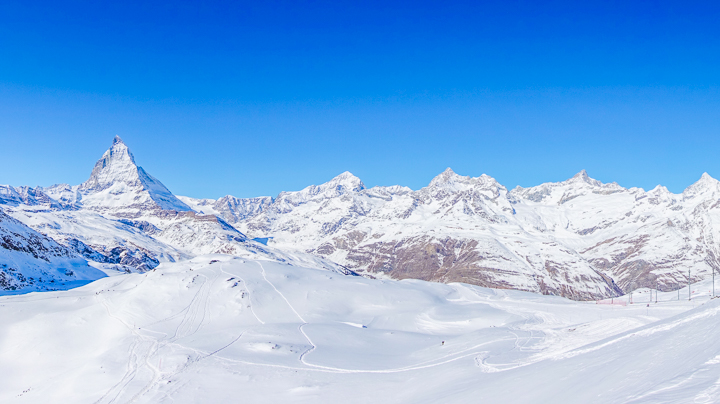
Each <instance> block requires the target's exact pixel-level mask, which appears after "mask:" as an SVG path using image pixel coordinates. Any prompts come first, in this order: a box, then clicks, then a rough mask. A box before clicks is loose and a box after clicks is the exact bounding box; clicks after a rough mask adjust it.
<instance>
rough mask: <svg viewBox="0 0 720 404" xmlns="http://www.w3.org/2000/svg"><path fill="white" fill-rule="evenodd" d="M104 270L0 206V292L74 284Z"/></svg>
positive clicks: (62, 288)
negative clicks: (100, 269) (22, 221)
mask: <svg viewBox="0 0 720 404" xmlns="http://www.w3.org/2000/svg"><path fill="white" fill-rule="evenodd" d="M104 276H105V274H104V273H103V272H101V271H99V270H97V269H95V268H93V267H91V266H89V265H88V262H87V261H86V260H85V259H84V258H82V257H80V256H78V255H77V254H76V253H74V252H73V251H70V250H69V249H68V248H66V247H64V246H62V245H60V244H58V243H57V242H55V240H53V239H51V238H49V237H46V236H44V235H43V234H40V233H38V232H36V231H35V230H33V229H31V228H29V227H27V226H25V225H24V224H23V223H21V222H20V221H18V220H15V219H13V218H12V217H10V216H8V215H6V214H5V213H4V212H3V211H2V210H0V295H5V294H18V293H28V292H33V291H43V290H64V289H70V288H73V287H77V286H80V285H83V284H86V283H88V282H91V281H94V280H96V279H98V278H102V277H104Z"/></svg>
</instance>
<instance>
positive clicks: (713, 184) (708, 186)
mask: <svg viewBox="0 0 720 404" xmlns="http://www.w3.org/2000/svg"><path fill="white" fill-rule="evenodd" d="M718 185H720V182H719V181H718V180H716V179H715V178H713V177H711V176H710V174H708V173H703V175H701V176H700V179H699V180H697V181H696V182H695V183H694V184H692V185H690V186H689V187H687V188H686V189H685V190H684V191H683V194H684V195H693V194H698V193H702V192H703V191H706V190H711V191H714V190H717V189H718V188H719V187H718Z"/></svg>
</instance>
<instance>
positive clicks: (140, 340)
mask: <svg viewBox="0 0 720 404" xmlns="http://www.w3.org/2000/svg"><path fill="white" fill-rule="evenodd" d="M710 287H711V284H710V283H708V282H704V283H698V284H696V285H693V290H696V293H695V296H696V297H694V300H693V301H688V300H687V299H686V298H685V299H682V300H680V301H677V300H675V301H672V300H671V299H670V298H671V297H673V296H675V297H676V296H677V293H676V292H667V293H660V294H659V300H663V298H667V299H668V300H667V301H664V302H662V303H658V304H654V303H653V304H650V307H647V303H644V300H645V297H647V298H648V299H647V300H649V293H647V292H643V291H637V292H636V293H634V295H633V300H634V301H635V302H636V304H632V305H628V306H625V307H623V306H615V305H600V304H595V303H594V302H574V301H570V300H567V299H563V298H559V297H551V296H542V295H537V294H532V293H526V292H519V291H511V290H493V289H487V288H481V287H476V286H471V285H466V284H449V285H444V284H438V283H428V282H423V281H416V280H406V281H387V280H371V279H366V278H360V277H351V276H343V275H339V274H337V273H335V272H331V271H323V270H317V269H308V268H300V267H295V266H290V265H286V264H282V263H277V262H271V261H262V260H246V259H239V258H237V257H232V256H224V255H210V256H202V257H198V258H194V259H192V260H189V261H185V262H180V263H163V264H161V265H160V266H159V267H158V268H157V269H156V270H154V271H150V272H148V273H145V274H128V275H117V276H111V277H107V278H103V279H100V280H98V281H95V282H93V283H91V284H88V285H86V286H83V287H80V288H77V289H73V290H69V291H62V292H44V293H30V294H26V295H20V296H4V297H0V316H1V317H0V318H2V319H3V323H4V326H3V327H2V329H0V374H2V375H3V377H2V378H0V402H18V403H47V402H73V403H126V402H137V403H163V402H174V403H186V402H187V403H193V402H237V401H245V402H300V403H303V402H313V403H316V402H358V403H364V402H370V401H374V402H383V403H384V402H387V403H397V402H406V403H423V402H428V403H430V402H458V403H462V402H478V400H480V399H482V401H483V402H520V403H522V402H548V401H554V402H583V403H588V402H598V403H600V402H602V403H608V402H609V403H613V402H617V403H620V402H623V403H624V402H712V400H713V399H714V398H715V397H716V396H717V394H716V393H717V391H718V386H720V359H718V358H720V326H719V325H718V321H717V319H718V316H717V314H718V312H720V303H718V299H710V296H709V294H708V293H707V292H706V291H707V290H710ZM643 293H645V295H643ZM686 294H687V292H686ZM681 296H682V294H681ZM623 298H624V297H623ZM638 303H639V304H638ZM442 341H444V345H443V344H442ZM716 341H717V342H716Z"/></svg>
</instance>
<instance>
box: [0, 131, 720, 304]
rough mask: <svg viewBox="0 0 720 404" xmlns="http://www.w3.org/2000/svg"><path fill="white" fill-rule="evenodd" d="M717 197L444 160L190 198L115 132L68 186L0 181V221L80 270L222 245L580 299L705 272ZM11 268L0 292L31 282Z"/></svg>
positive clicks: (343, 268) (317, 264)
mask: <svg viewBox="0 0 720 404" xmlns="http://www.w3.org/2000/svg"><path fill="white" fill-rule="evenodd" d="M719 207H720V182H718V181H717V180H715V179H713V178H712V177H710V176H709V175H707V174H703V176H702V177H701V178H700V180H699V181H698V182H696V183H695V184H693V185H691V186H690V187H688V188H687V189H686V190H685V191H684V192H682V193H681V194H673V193H671V192H669V191H668V190H667V189H666V188H664V187H662V186H658V187H656V188H654V189H652V190H650V191H645V190H643V189H641V188H629V189H628V188H623V187H621V186H619V185H618V184H616V183H609V184H604V183H601V182H599V181H597V180H594V179H592V178H590V177H589V176H588V174H587V173H586V172H585V171H581V172H580V173H578V174H577V175H575V176H574V177H572V178H570V179H568V180H566V181H563V182H556V183H545V184H541V185H538V186H536V187H531V188H521V187H516V188H514V189H512V190H508V189H507V188H506V187H504V186H503V185H501V184H500V183H498V182H497V181H496V180H495V179H493V178H492V177H490V176H487V175H481V176H480V177H475V178H473V177H466V176H461V175H458V174H456V173H454V172H453V171H452V170H451V169H449V168H448V169H447V170H445V171H444V172H443V173H441V174H439V175H438V176H437V177H435V178H434V179H432V181H430V183H429V185H428V186H426V187H424V188H422V189H419V190H412V189H410V188H407V187H403V186H390V187H372V188H367V187H365V185H364V184H363V182H362V181H361V180H360V179H359V178H357V177H355V176H354V175H352V174H351V173H349V172H345V173H342V174H340V175H339V176H337V177H335V178H333V179H332V180H330V181H329V182H327V183H324V184H321V185H313V186H309V187H307V188H305V189H303V190H300V191H296V192H282V193H280V194H279V195H277V196H276V197H274V198H272V197H258V198H235V197H233V196H230V195H228V196H226V197H223V198H220V199H217V200H213V199H195V198H190V197H184V196H176V195H174V194H173V193H172V192H170V190H168V189H167V187H165V186H164V185H163V184H162V183H161V182H160V181H159V180H157V179H156V178H154V177H152V176H151V175H150V174H148V173H147V172H146V171H145V170H143V169H142V168H141V167H139V166H138V165H137V164H136V162H135V158H134V156H133V155H132V153H131V152H130V150H129V149H128V147H127V145H125V143H124V142H123V141H122V140H121V139H120V138H119V137H116V138H115V139H114V140H113V144H112V146H111V147H110V148H109V149H108V150H107V151H106V152H105V153H104V154H103V156H102V157H101V158H100V160H98V162H97V163H96V164H95V166H94V168H93V170H92V172H91V175H90V178H89V179H88V180H87V181H85V182H84V183H82V184H80V185H75V186H71V185H68V184H60V185H53V186H50V187H35V188H31V187H27V186H21V187H13V186H0V210H2V211H3V212H4V214H3V216H2V217H0V219H2V218H5V219H4V220H0V230H3V231H6V230H7V229H8V228H10V227H13V228H14V229H15V231H14V232H13V233H12V234H18V235H19V234H32V235H33V236H34V237H35V239H37V240H43V242H44V243H46V244H47V245H51V244H52V243H55V244H52V246H53V248H54V249H55V250H56V251H58V254H60V255H61V256H63V257H66V258H68V259H73V260H76V262H80V264H79V265H81V266H83V265H84V266H87V262H90V263H104V264H112V265H116V266H118V267H121V268H126V269H127V270H129V271H140V272H143V271H147V270H150V269H152V268H154V267H156V266H157V265H158V264H159V263H161V262H174V261H178V260H185V259H189V258H192V257H194V256H198V255H202V254H210V253H222V254H230V255H235V256H239V257H260V258H266V259H271V260H275V261H279V262H287V263H293V264H298V265H303V266H306V267H314V268H325V269H330V270H333V271H336V272H338V273H343V274H361V275H364V276H369V277H381V278H394V279H406V278H413V279H423V280H429V281H436V282H444V283H450V282H465V283H470V284H475V285H480V286H487V287H493V288H507V289H518V290H525V291H532V292H537V293H542V294H549V295H559V296H564V297H569V298H572V299H576V300H593V299H602V298H606V297H612V296H618V295H621V294H625V293H628V292H632V291H633V290H635V289H638V288H641V287H650V288H657V289H659V290H661V291H669V290H674V289H677V288H680V287H682V286H683V285H686V284H687V283H688V281H690V282H693V281H696V280H700V279H702V278H704V277H707V276H709V275H711V273H712V271H715V270H718V268H719V266H720V262H718V257H719V256H720V250H718V243H717V241H716V240H720V233H718V232H719V231H720V211H719V210H718V208H719ZM13 218H14V219H13ZM18 226H22V227H23V230H22V231H18V228H19V227H18ZM4 237H6V239H7V240H11V241H13V243H14V244H13V245H16V246H25V245H29V244H30V241H28V240H29V238H28V237H26V236H23V237H24V238H23V237H20V236H17V237H15V236H12V235H10V234H7V235H5V236H4ZM48 243H49V244H48ZM36 244H37V243H36ZM55 250H54V251H55ZM0 251H2V250H0ZM14 251H15V252H16V253H17V249H16V250H14ZM78 259H80V260H81V261H77V260H78ZM44 262H49V261H47V260H45V261H44ZM16 266H17V265H16ZM63 267H67V265H63ZM2 268H3V269H2V270H3V274H4V275H3V276H4V278H3V279H10V272H9V271H8V270H7V269H6V267H2ZM88 268H91V267H88ZM688 271H689V273H688ZM13 276H14V277H13V278H12V279H14V280H13V281H8V282H6V283H5V284H2V285H0V288H3V287H4V288H6V289H7V288H9V287H10V286H8V285H13V286H14V287H15V288H16V289H18V288H19V289H22V288H23V287H29V286H28V285H27V284H22V283H18V282H17V279H18V278H17V275H16V274H15V275H13ZM98 276H99V275H98ZM90 278H92V276H90ZM45 280H47V282H50V280H49V278H47V279H46V278H43V282H44V281H45ZM43 282H41V283H43ZM43 284H45V285H49V284H47V283H43ZM23 285H25V286H23ZM33 287H37V285H35V286H33ZM47 287H50V286H47Z"/></svg>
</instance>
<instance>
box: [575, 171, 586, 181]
mask: <svg viewBox="0 0 720 404" xmlns="http://www.w3.org/2000/svg"><path fill="white" fill-rule="evenodd" d="M573 178H581V179H583V180H587V179H589V178H590V177H589V176H588V173H587V171H585V169H582V170H580V172H579V173H577V174H575V175H573Z"/></svg>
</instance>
